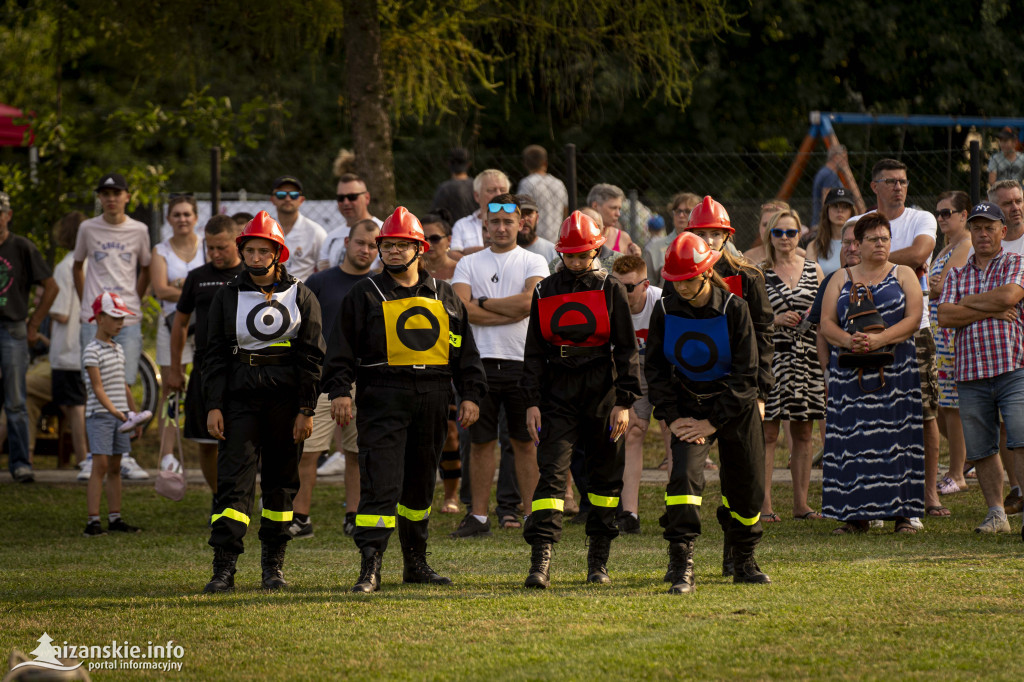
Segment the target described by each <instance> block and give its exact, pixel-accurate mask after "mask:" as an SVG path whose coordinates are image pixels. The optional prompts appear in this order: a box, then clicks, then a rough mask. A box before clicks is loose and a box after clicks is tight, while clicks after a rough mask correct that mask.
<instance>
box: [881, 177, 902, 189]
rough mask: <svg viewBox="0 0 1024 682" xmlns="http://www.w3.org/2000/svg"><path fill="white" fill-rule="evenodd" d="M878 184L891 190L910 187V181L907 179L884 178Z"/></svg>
mask: <svg viewBox="0 0 1024 682" xmlns="http://www.w3.org/2000/svg"><path fill="white" fill-rule="evenodd" d="M877 182H881V183H882V184H884V185H888V186H889V187H890V188H893V187H909V186H910V180H907V179H906V178H882V179H881V180H877Z"/></svg>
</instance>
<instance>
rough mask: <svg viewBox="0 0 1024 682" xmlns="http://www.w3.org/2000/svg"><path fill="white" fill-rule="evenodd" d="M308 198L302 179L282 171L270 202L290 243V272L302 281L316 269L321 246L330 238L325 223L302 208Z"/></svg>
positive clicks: (285, 239) (275, 181)
mask: <svg viewBox="0 0 1024 682" xmlns="http://www.w3.org/2000/svg"><path fill="white" fill-rule="evenodd" d="M305 201H306V197H305V196H304V195H303V193H302V183H301V182H299V179H298V178H296V177H295V176H294V175H282V176H281V177H279V178H277V179H276V180H274V184H273V191H272V192H271V194H270V203H272V204H273V205H274V207H275V208H276V209H277V222H278V223H279V224H280V225H281V230H283V231H284V242H285V244H286V245H287V246H288V253H289V254H290V255H289V257H288V274H289V275H291V276H292V277H294V278H295V279H297V280H299V281H300V282H301V281H305V280H306V279H307V278H308V277H309V276H310V275H312V274H313V273H314V272H316V263H317V260H319V258H320V247H321V246H323V243H324V240H325V239H326V238H327V230H325V229H324V228H323V225H321V224H320V223H318V222H316V221H314V220H310V219H309V218H307V217H306V216H304V215H302V214H301V213H300V212H299V207H301V206H302V204H303V203H304V202H305Z"/></svg>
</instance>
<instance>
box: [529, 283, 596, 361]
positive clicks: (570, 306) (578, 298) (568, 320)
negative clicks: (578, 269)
mask: <svg viewBox="0 0 1024 682" xmlns="http://www.w3.org/2000/svg"><path fill="white" fill-rule="evenodd" d="M537 312H538V313H539V317H540V333H541V335H542V336H543V337H544V340H545V341H547V342H548V343H550V344H552V345H555V346H582V347H592V346H603V345H604V344H606V343H608V339H609V338H610V337H611V321H610V319H609V318H608V304H607V303H606V302H605V298H604V291H603V290H600V289H598V290H594V291H577V292H575V293H572V294H561V295H559V296H547V297H545V298H542V299H539V300H538V301H537Z"/></svg>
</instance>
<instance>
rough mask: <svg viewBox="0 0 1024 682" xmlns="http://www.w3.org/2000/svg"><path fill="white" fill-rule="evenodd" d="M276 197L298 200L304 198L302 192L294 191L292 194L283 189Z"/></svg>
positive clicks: (275, 193)
mask: <svg viewBox="0 0 1024 682" xmlns="http://www.w3.org/2000/svg"><path fill="white" fill-rule="evenodd" d="M274 196H275V197H277V198H278V199H298V198H299V197H301V196H302V192H300V191H298V190H292V191H291V192H285V191H284V190H283V189H279V190H277V191H276V192H274Z"/></svg>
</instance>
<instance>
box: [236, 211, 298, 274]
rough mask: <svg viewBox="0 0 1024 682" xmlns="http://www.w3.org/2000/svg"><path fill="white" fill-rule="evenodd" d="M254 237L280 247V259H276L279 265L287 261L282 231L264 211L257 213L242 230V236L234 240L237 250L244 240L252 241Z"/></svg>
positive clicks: (286, 249)
mask: <svg viewBox="0 0 1024 682" xmlns="http://www.w3.org/2000/svg"><path fill="white" fill-rule="evenodd" d="M255 237H259V238H260V239H267V240H270V241H272V242H274V243H275V244H278V245H279V246H280V247H281V253H280V256H281V257H280V258H278V262H279V263H284V262H285V261H287V260H288V245H287V244H285V243H284V230H282V229H281V226H280V225H278V224H277V221H276V220H274V219H273V218H271V217H270V214H269V213H267V212H266V211H260V212H259V213H257V214H256V217H255V218H253V219H252V220H250V221H249V222H247V223H246V224H245V227H243V228H242V234H240V235H238V236H237V237H236V238H235V243H236V244H238V250H239V251H241V250H242V244H244V243H245V240H246V239H253V238H255Z"/></svg>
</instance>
